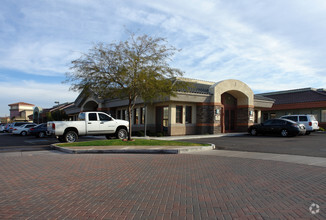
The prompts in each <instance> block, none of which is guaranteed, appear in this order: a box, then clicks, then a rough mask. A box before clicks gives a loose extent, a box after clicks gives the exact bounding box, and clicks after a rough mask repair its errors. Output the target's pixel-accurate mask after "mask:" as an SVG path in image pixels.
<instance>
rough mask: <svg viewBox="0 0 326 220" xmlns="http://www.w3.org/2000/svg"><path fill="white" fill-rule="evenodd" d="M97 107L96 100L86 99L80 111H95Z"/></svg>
mask: <svg viewBox="0 0 326 220" xmlns="http://www.w3.org/2000/svg"><path fill="white" fill-rule="evenodd" d="M98 108H99V104H98V103H97V102H96V101H94V100H88V101H86V102H85V103H84V105H83V106H82V107H81V111H82V112H88V111H97V109H98Z"/></svg>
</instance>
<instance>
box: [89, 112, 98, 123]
mask: <svg viewBox="0 0 326 220" xmlns="http://www.w3.org/2000/svg"><path fill="white" fill-rule="evenodd" d="M88 120H89V121H97V115H96V113H89V114H88Z"/></svg>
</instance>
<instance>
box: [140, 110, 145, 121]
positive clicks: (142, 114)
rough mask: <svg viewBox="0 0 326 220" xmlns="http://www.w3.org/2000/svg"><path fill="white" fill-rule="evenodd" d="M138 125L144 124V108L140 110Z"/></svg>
mask: <svg viewBox="0 0 326 220" xmlns="http://www.w3.org/2000/svg"><path fill="white" fill-rule="evenodd" d="M140 124H145V108H140Z"/></svg>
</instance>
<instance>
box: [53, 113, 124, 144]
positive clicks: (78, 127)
mask: <svg viewBox="0 0 326 220" xmlns="http://www.w3.org/2000/svg"><path fill="white" fill-rule="evenodd" d="M128 128H129V122H128V121H125V120H117V119H114V118H112V117H111V116H110V115H108V114H106V113H104V112H82V113H80V114H79V116H78V121H49V122H48V123H47V131H48V133H49V134H51V135H54V136H56V137H57V138H58V140H59V141H60V142H75V141H77V140H78V136H85V135H105V136H106V138H108V139H109V138H111V137H112V136H113V135H115V136H116V137H117V138H120V139H125V138H127V137H128Z"/></svg>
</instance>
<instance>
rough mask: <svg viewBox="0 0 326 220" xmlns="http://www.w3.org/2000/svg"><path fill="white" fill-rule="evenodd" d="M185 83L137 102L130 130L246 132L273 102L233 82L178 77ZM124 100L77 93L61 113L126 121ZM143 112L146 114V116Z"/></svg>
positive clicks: (206, 132)
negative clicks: (182, 88) (97, 113)
mask: <svg viewBox="0 0 326 220" xmlns="http://www.w3.org/2000/svg"><path fill="white" fill-rule="evenodd" d="M178 80H181V81H186V82H188V84H189V90H187V91H179V92H177V95H176V96H170V97H166V98H165V99H164V100H156V101H155V102H153V103H151V104H148V105H146V106H145V103H144V102H143V101H142V100H141V99H138V100H137V101H136V105H135V108H134V110H133V114H132V125H133V131H140V130H144V124H145V114H146V115H147V117H146V126H147V130H148V131H150V132H153V133H164V134H166V135H185V134H218V133H226V132H239V131H246V130H247V129H248V127H249V126H250V125H252V124H253V123H254V122H258V123H259V122H260V120H261V110H262V109H265V108H270V107H271V106H272V105H273V100H272V99H269V98H265V97H263V96H255V95H254V93H253V91H252V90H251V89H250V87H249V86H248V85H247V84H245V83H244V82H241V81H239V80H235V79H229V80H223V81H220V82H208V81H202V80H195V79H186V78H178ZM127 106H128V101H127V100H120V99H115V98H110V99H101V98H99V97H97V96H96V95H90V96H89V95H86V93H83V92H82V93H81V94H80V95H79V96H78V97H77V99H76V100H75V102H74V106H72V107H70V108H67V109H66V110H65V111H66V113H67V114H68V115H70V117H71V118H73V119H76V118H77V115H78V114H79V112H85V111H94V110H96V111H104V112H107V113H109V114H111V115H112V116H113V117H115V118H118V119H127ZM146 110H147V113H146Z"/></svg>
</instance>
